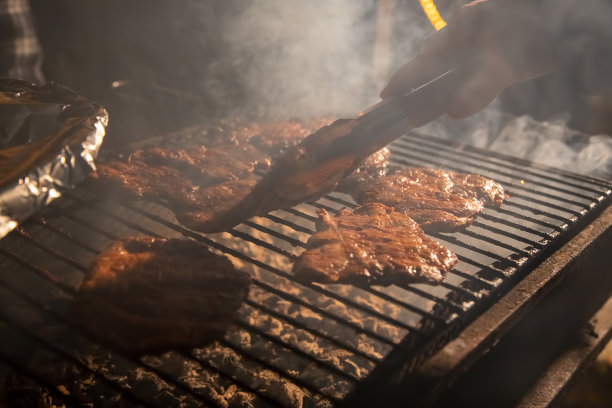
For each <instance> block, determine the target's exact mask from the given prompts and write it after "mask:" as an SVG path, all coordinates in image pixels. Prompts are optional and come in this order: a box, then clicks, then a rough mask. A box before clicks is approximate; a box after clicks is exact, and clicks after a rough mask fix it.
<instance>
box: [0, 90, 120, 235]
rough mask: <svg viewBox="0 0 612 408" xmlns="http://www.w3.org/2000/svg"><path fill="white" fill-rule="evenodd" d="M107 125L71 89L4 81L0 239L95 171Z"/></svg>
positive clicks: (94, 108)
mask: <svg viewBox="0 0 612 408" xmlns="http://www.w3.org/2000/svg"><path fill="white" fill-rule="evenodd" d="M107 124H108V114H107V112H106V110H104V108H102V107H101V106H99V105H98V104H96V103H94V102H91V101H89V100H87V99H86V98H83V97H82V96H79V95H77V94H76V93H74V92H73V91H71V90H70V89H68V88H65V87H63V86H60V85H56V84H49V85H44V86H36V85H33V84H31V83H29V82H25V81H21V80H14V79H6V78H0V238H2V237H4V236H5V235H6V234H8V233H9V232H10V231H11V230H12V229H14V228H15V227H16V226H17V225H19V223H20V222H22V221H23V220H25V219H26V218H28V217H29V216H30V215H32V214H33V213H34V212H36V211H38V210H39V209H41V208H42V207H44V206H46V205H47V204H49V203H50V202H51V201H53V200H54V199H56V198H58V197H59V196H60V195H61V194H62V191H65V190H66V189H68V188H71V187H74V186H75V185H76V184H78V183H79V182H81V181H83V180H84V179H85V178H86V177H87V175H88V174H89V173H90V172H91V171H93V170H95V164H94V159H95V158H96V156H97V154H98V149H99V148H100V145H101V144H102V141H103V139H104V133H105V129H106V126H107Z"/></svg>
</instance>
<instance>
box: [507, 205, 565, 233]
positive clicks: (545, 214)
mask: <svg viewBox="0 0 612 408" xmlns="http://www.w3.org/2000/svg"><path fill="white" fill-rule="evenodd" d="M504 205H505V206H506V208H505V209H504V212H507V213H510V214H512V215H513V216H515V217H516V216H517V214H515V213H511V212H509V210H508V207H516V208H518V209H520V210H524V211H529V212H532V213H535V214H538V215H544V216H546V217H548V218H551V219H554V220H557V221H561V222H563V225H561V226H554V228H555V229H557V230H562V231H563V230H565V229H566V228H567V222H568V221H573V220H574V218H566V217H563V216H561V215H557V214H552V213H550V212H547V211H542V210H538V209H534V208H531V207H529V206H528V205H525V204H521V203H518V202H516V201H512V200H506V201H505V202H504ZM500 210H502V209H501V208H500V209H498V211H500ZM500 212H501V211H500ZM518 217H519V218H521V217H522V215H518ZM523 218H525V219H528V218H527V217H523ZM530 221H531V219H530ZM548 225H551V226H553V225H554V224H550V223H548Z"/></svg>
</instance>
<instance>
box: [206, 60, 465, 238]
mask: <svg viewBox="0 0 612 408" xmlns="http://www.w3.org/2000/svg"><path fill="white" fill-rule="evenodd" d="M476 62H477V61H476V60H474V59H470V63H466V64H463V65H461V66H458V67H455V68H451V69H448V70H445V71H444V72H443V73H441V74H438V75H435V77H434V78H433V79H431V80H429V81H427V82H426V83H424V84H423V85H421V86H419V87H417V88H414V89H412V90H411V91H410V92H408V93H406V94H404V95H402V96H400V97H397V98H394V99H387V100H383V101H381V102H379V103H377V104H376V105H374V106H372V107H370V108H368V109H367V110H365V111H363V112H361V113H359V114H358V115H357V116H355V117H354V118H352V119H339V120H337V121H335V122H334V123H332V124H331V125H329V126H324V127H322V128H321V129H319V130H318V131H316V132H315V133H313V134H311V135H310V136H308V137H307V138H306V139H304V140H303V141H302V142H301V143H300V144H299V145H297V146H295V147H294V148H293V149H291V150H290V151H288V152H287V153H286V154H285V155H284V156H282V157H280V158H279V159H278V160H277V161H276V162H275V163H274V165H273V167H272V169H271V170H270V172H269V173H267V174H266V175H265V176H264V177H263V178H262V179H261V180H260V181H259V183H258V184H257V185H256V186H255V188H254V189H253V190H252V191H251V193H250V194H248V195H247V196H246V197H245V198H244V199H243V200H241V201H240V202H239V203H238V204H237V205H235V206H234V207H232V208H231V209H229V210H228V211H226V212H224V213H222V214H221V216H220V217H217V218H215V219H214V220H212V221H211V223H210V225H209V227H210V228H206V229H207V230H208V231H209V232H220V231H225V230H227V229H229V228H231V227H233V226H235V225H237V224H239V223H241V222H242V221H244V220H246V219H248V218H250V217H252V216H255V215H263V214H266V213H268V212H270V211H274V210H278V209H282V208H288V207H291V206H294V205H296V204H299V203H303V202H307V201H313V200H316V199H318V198H320V197H322V196H323V195H325V194H327V193H329V192H331V191H333V190H334V189H335V188H336V186H337V185H338V182H339V181H340V180H342V179H343V178H344V177H346V176H348V175H349V174H351V173H352V172H353V171H354V170H355V169H356V168H357V167H359V166H360V165H361V164H362V163H363V162H364V160H365V159H366V158H367V157H368V156H370V155H371V154H373V153H375V152H376V151H378V150H380V149H382V148H383V147H385V146H386V145H388V144H389V143H390V142H392V141H393V140H395V139H397V138H398V137H400V136H402V135H403V134H405V133H406V132H408V131H409V130H411V129H412V128H413V127H414V125H413V123H414V121H415V118H419V121H420V123H421V124H423V122H424V120H425V121H426V122H429V121H431V120H434V119H435V118H437V117H439V116H440V115H442V114H443V113H444V106H443V104H441V103H440V101H442V100H443V98H447V97H448V95H449V94H450V93H449V90H452V89H456V87H457V86H459V85H461V84H462V83H463V82H464V81H465V80H466V78H467V77H468V75H469V74H470V73H471V72H473V70H474V67H475V63H476ZM423 119H424V120H423ZM411 123H412V124H411Z"/></svg>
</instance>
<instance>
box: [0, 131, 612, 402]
mask: <svg viewBox="0 0 612 408" xmlns="http://www.w3.org/2000/svg"><path fill="white" fill-rule="evenodd" d="M391 149H392V162H393V163H394V164H399V165H402V166H428V167H436V168H445V169H448V170H453V171H459V172H477V173H479V174H482V175H485V176H487V177H491V178H493V179H495V180H497V181H499V182H501V183H502V184H503V185H504V187H505V189H506V192H507V194H508V198H507V200H506V202H505V204H504V205H503V207H502V208H501V209H487V210H485V212H484V214H483V215H482V216H480V217H479V218H478V219H477V221H476V222H475V223H474V224H473V225H472V226H471V227H470V228H468V229H466V230H465V231H462V232H458V233H453V234H435V236H434V237H435V238H436V239H437V240H439V241H440V242H441V243H442V244H443V245H446V246H447V247H449V248H450V249H451V250H453V251H454V252H455V253H456V254H457V255H458V257H459V263H458V264H457V265H456V267H455V268H454V270H453V271H452V272H451V273H450V274H449V276H448V278H447V280H446V282H445V283H444V284H442V285H440V286H435V287H434V286H428V285H423V284H417V285H399V286H391V287H388V288H387V287H354V286H350V285H320V284H304V283H300V282H297V281H295V280H294V279H293V277H292V275H291V272H290V270H291V260H292V259H293V258H294V257H295V256H297V255H298V254H299V253H300V252H301V251H302V250H303V248H304V247H305V242H306V240H307V238H308V236H309V235H310V234H311V233H312V232H313V231H314V221H315V219H316V209H317V208H325V209H327V210H328V211H334V212H335V211H337V210H339V209H341V208H343V207H352V206H354V203H353V202H352V200H351V199H350V198H349V197H348V196H346V195H342V194H337V193H334V194H331V195H329V196H326V197H325V198H323V199H321V200H319V201H317V202H316V203H309V204H303V205H299V206H297V207H294V208H292V209H289V210H282V211H276V212H273V213H272V214H269V215H267V216H265V217H260V218H254V219H252V220H250V221H248V222H246V223H244V224H242V225H240V226H238V227H236V228H234V229H232V230H231V231H230V232H228V233H223V234H209V235H202V234H199V233H195V232H193V231H190V230H188V229H185V228H183V227H181V226H180V225H179V224H178V223H176V221H175V220H174V218H173V216H172V215H171V213H170V212H169V211H168V210H167V209H164V208H162V207H160V206H157V205H153V204H150V203H135V204H125V203H117V202H113V201H103V200H100V197H99V196H96V195H95V194H94V193H92V192H89V191H87V190H86V189H84V188H81V189H77V190H75V191H71V192H68V193H67V194H65V195H64V196H63V197H62V198H61V199H60V200H58V201H56V202H55V203H54V204H52V205H51V206H50V207H49V208H47V209H46V210H44V211H43V212H42V213H40V214H39V215H40V218H34V219H31V220H30V221H29V222H27V223H26V224H25V225H24V226H23V227H22V228H20V229H18V230H16V231H14V232H13V233H12V234H10V235H9V236H8V237H6V238H5V239H3V240H2V241H0V266H1V268H2V269H1V271H2V272H1V273H0V305H1V306H0V338H1V339H2V341H1V342H0V361H3V362H4V363H6V364H8V365H10V366H11V367H13V368H14V369H16V370H18V371H19V372H21V373H23V374H25V375H27V376H29V377H31V378H32V379H33V380H34V381H36V382H37V383H39V384H40V385H42V386H46V387H48V388H49V389H50V390H51V392H54V393H55V394H58V395H57V396H58V398H60V399H62V400H64V401H65V402H66V403H68V404H69V405H76V404H79V403H94V404H96V405H110V406H122V405H124V406H139V405H144V406H163V407H168V406H202V405H205V406H250V405H249V404H252V405H255V406H329V405H333V404H336V403H338V402H339V401H341V400H343V399H344V398H346V397H347V396H348V395H350V393H351V391H353V390H354V389H355V387H358V386H359V385H361V386H363V384H360V382H362V381H363V380H364V379H365V378H368V377H372V376H376V375H377V372H378V371H379V370H390V369H393V365H392V361H393V360H394V359H395V358H398V357H399V358H401V359H402V361H404V362H405V361H413V364H418V362H419V361H420V360H421V359H422V358H424V357H425V356H427V355H429V354H430V353H432V352H433V351H435V350H436V349H438V348H439V347H441V346H442V345H443V344H444V342H446V341H447V340H448V339H449V338H450V337H451V336H452V334H453V333H456V332H457V330H459V329H461V327H464V326H465V325H466V324H467V323H468V322H470V321H471V320H472V319H474V318H475V317H476V316H477V315H478V314H479V313H481V312H482V310H483V309H484V308H485V307H487V305H490V304H491V303H492V302H494V301H495V299H496V298H498V297H499V296H501V295H502V294H503V293H505V292H506V291H507V290H508V289H509V288H510V287H511V286H512V285H513V284H514V283H516V282H517V281H518V280H519V279H520V278H521V277H523V276H524V275H525V274H527V273H528V272H529V271H530V270H531V268H532V267H533V266H534V265H535V264H537V263H538V262H539V261H541V260H542V259H544V257H545V256H546V254H547V253H549V252H550V251H551V250H553V249H555V248H557V247H559V246H560V245H561V244H562V243H563V242H565V241H566V240H567V239H569V238H570V237H571V236H572V234H573V233H575V232H577V231H578V230H579V229H581V228H582V227H583V226H584V225H586V223H588V222H589V220H590V219H591V218H592V217H594V216H595V215H596V214H597V213H598V212H600V211H601V210H602V209H603V208H605V207H606V206H607V205H609V203H610V201H611V197H610V195H611V189H612V184H610V183H607V182H605V181H601V180H595V179H591V178H588V177H582V176H579V175H574V174H571V173H567V172H564V171H561V170H555V169H551V168H547V167H543V166H537V165H533V164H531V163H528V162H525V161H522V160H519V159H511V158H508V157H505V156H502V155H498V154H495V153H492V152H488V151H483V150H479V149H476V148H471V147H462V146H453V145H451V144H449V142H448V141H445V140H439V139H435V138H433V137H429V136H422V135H418V134H409V135H406V136H404V137H403V138H401V139H400V140H398V141H396V142H395V143H393V144H392V146H391ZM133 234H147V235H154V236H164V237H189V238H193V239H196V240H198V241H201V242H203V243H205V244H207V245H209V246H210V247H211V248H214V249H215V250H218V251H220V252H222V253H224V254H227V255H229V256H231V257H233V260H234V261H235V262H236V263H237V264H238V265H240V266H241V268H243V269H246V270H248V271H249V272H250V273H251V275H252V277H253V284H252V286H251V291H250V294H249V298H248V299H247V300H246V301H245V303H244V305H243V307H242V308H241V310H240V317H239V320H238V322H237V324H236V325H235V327H234V328H232V329H231V330H230V331H228V333H227V334H226V336H225V337H224V338H223V339H222V340H220V341H218V342H216V343H214V344H212V345H210V346H208V347H205V348H202V349H196V350H193V351H192V352H190V353H178V352H170V353H166V354H164V355H162V356H156V357H153V356H147V357H143V358H141V359H132V358H127V357H125V356H123V355H121V354H120V353H118V352H116V351H113V350H111V349H110V347H109V346H108V345H104V344H100V341H99V339H95V338H90V337H88V336H87V335H86V334H84V333H83V332H82V331H81V330H80V328H79V327H77V326H75V325H74V324H73V323H72V322H71V320H70V318H69V312H68V311H69V305H70V300H71V298H72V297H73V296H74V294H75V291H76V288H78V286H79V285H80V283H81V282H82V280H83V279H84V276H85V275H86V273H87V271H88V267H89V265H90V264H91V261H92V260H93V259H94V257H95V256H96V255H97V254H98V253H99V252H100V251H101V250H103V249H104V248H106V246H108V244H109V243H110V242H112V240H115V239H118V238H121V237H124V236H126V235H133ZM135 341H137V340H135ZM383 362H384V363H383ZM58 387H59V388H58ZM231 404H234V405H231Z"/></svg>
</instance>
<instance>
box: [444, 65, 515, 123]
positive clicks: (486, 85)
mask: <svg viewBox="0 0 612 408" xmlns="http://www.w3.org/2000/svg"><path fill="white" fill-rule="evenodd" d="M515 82H517V77H516V75H515V73H514V72H513V71H512V70H511V69H510V68H509V67H508V65H507V64H506V63H505V62H504V61H503V60H501V59H499V58H491V59H488V60H486V61H485V62H484V63H483V64H482V65H481V66H480V67H479V68H478V70H477V71H476V72H475V73H474V75H473V76H472V77H471V78H470V79H469V80H468V81H466V82H465V83H464V84H463V85H462V86H461V87H460V88H459V89H458V90H457V92H456V93H455V94H454V96H453V97H452V98H451V102H450V104H449V106H448V108H447V112H446V113H447V114H448V116H450V117H452V118H455V119H462V118H466V117H468V116H471V115H473V114H474V113H476V112H479V111H480V110H482V109H483V108H484V107H485V106H487V105H488V104H489V103H490V102H491V101H493V99H495V98H496V97H497V95H499V93H500V92H501V91H502V90H504V89H505V88H506V87H508V86H510V85H512V84H514V83H515Z"/></svg>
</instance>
